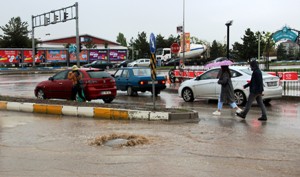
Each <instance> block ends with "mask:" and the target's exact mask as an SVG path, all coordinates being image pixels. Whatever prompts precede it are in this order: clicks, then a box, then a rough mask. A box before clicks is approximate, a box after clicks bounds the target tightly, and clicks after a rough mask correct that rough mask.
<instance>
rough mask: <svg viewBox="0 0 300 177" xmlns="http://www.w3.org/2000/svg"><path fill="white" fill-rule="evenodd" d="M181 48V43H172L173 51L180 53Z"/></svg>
mask: <svg viewBox="0 0 300 177" xmlns="http://www.w3.org/2000/svg"><path fill="white" fill-rule="evenodd" d="M179 50H180V47H179V44H178V43H173V44H172V45H171V52H172V53H178V52H179Z"/></svg>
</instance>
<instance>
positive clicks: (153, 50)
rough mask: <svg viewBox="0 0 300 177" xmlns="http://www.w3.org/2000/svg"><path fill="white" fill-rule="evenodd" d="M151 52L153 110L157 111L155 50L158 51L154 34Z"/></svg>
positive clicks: (151, 35)
mask: <svg viewBox="0 0 300 177" xmlns="http://www.w3.org/2000/svg"><path fill="white" fill-rule="evenodd" d="M149 44H150V52H151V59H150V67H151V78H152V96H153V109H155V95H156V94H155V80H156V57H155V50H156V41H155V36H154V34H153V33H151V34H150V42H149Z"/></svg>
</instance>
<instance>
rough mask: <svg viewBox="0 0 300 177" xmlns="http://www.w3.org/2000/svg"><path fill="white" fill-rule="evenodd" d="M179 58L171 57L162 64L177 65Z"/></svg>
mask: <svg viewBox="0 0 300 177" xmlns="http://www.w3.org/2000/svg"><path fill="white" fill-rule="evenodd" d="M179 63H180V58H172V59H171V60H169V61H167V62H166V63H165V64H164V66H174V65H175V66H179Z"/></svg>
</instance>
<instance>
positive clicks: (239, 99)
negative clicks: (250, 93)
mask: <svg viewBox="0 0 300 177" xmlns="http://www.w3.org/2000/svg"><path fill="white" fill-rule="evenodd" d="M234 97H235V102H236V104H237V105H238V106H241V105H245V103H246V96H245V94H244V92H242V91H240V90H236V91H234Z"/></svg>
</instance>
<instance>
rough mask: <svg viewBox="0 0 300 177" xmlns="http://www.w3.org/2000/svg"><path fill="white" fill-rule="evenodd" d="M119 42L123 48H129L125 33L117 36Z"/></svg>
mask: <svg viewBox="0 0 300 177" xmlns="http://www.w3.org/2000/svg"><path fill="white" fill-rule="evenodd" d="M117 42H118V43H120V44H121V45H122V46H124V47H127V41H126V38H125V36H124V34H123V33H119V35H118V36H117Z"/></svg>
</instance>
